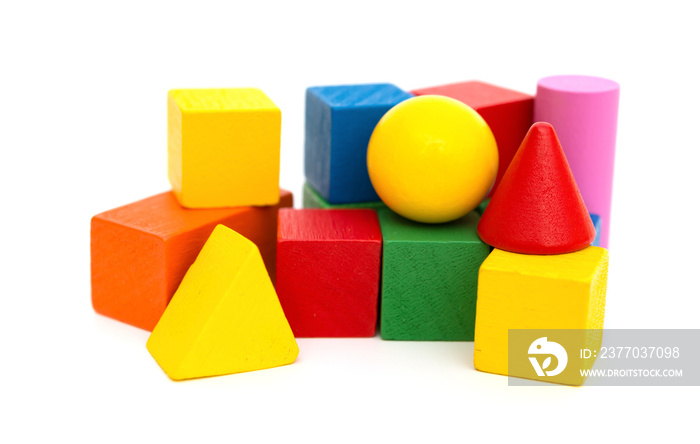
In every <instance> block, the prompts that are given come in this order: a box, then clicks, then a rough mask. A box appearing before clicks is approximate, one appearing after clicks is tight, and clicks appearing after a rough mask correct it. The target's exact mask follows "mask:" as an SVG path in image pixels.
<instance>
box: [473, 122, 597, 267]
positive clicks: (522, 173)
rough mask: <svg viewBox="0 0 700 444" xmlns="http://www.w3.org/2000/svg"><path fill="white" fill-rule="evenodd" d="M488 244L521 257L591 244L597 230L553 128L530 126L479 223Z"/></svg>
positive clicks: (559, 251) (480, 230)
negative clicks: (521, 255)
mask: <svg viewBox="0 0 700 444" xmlns="http://www.w3.org/2000/svg"><path fill="white" fill-rule="evenodd" d="M478 232H479V236H480V237H481V239H482V240H483V241H484V242H486V243H487V244H489V245H491V246H493V247H495V248H498V249H500V250H506V251H511V252H514V253H523V254H562V253H571V252H573V251H578V250H581V249H583V248H586V247H588V246H589V245H591V243H592V242H593V240H594V239H595V228H594V227H593V222H592V221H591V217H590V216H589V214H588V210H587V209H586V204H584V202H583V198H582V197H581V192H580V191H579V189H578V186H577V185H576V181H575V180H574V176H573V174H571V169H570V168H569V163H568V162H567V161H566V156H565V155H564V151H563V150H562V148H561V144H560V143H559V139H558V138H557V134H556V133H555V132H554V128H552V125H550V124H549V123H545V122H538V123H535V124H534V125H532V127H531V128H530V131H528V133H527V135H526V136H525V139H524V140H523V143H522V144H520V148H519V149H518V152H517V153H516V154H515V157H514V158H513V161H512V162H511V164H510V166H509V167H508V170H506V173H505V175H504V176H503V179H502V180H501V184H500V185H499V186H498V189H497V190H496V192H495V193H494V195H493V197H492V198H491V202H490V203H489V204H488V206H487V207H486V210H485V211H484V214H483V216H481V220H480V221H479V226H478Z"/></svg>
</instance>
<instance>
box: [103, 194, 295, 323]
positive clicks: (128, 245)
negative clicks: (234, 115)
mask: <svg viewBox="0 0 700 444" xmlns="http://www.w3.org/2000/svg"><path fill="white" fill-rule="evenodd" d="M278 194H279V197H278V199H279V204H278V205H276V206H272V207H266V208H257V207H239V208H225V209H208V210H188V209H185V208H182V207H181V206H180V205H179V204H178V202H177V200H176V199H175V196H174V195H173V193H171V192H166V193H162V194H158V195H155V196H152V197H149V198H147V199H144V200H141V201H138V202H134V203H132V204H129V205H126V206H123V207H119V208H115V209H113V210H110V211H107V212H104V213H101V214H98V215H96V216H95V217H93V218H92V223H91V235H90V236H91V247H90V248H91V268H92V303H93V307H94V308H95V311H97V312H98V313H100V314H103V315H105V316H109V317H111V318H114V319H117V320H119V321H122V322H126V323H128V324H131V325H134V326H137V327H140V328H143V329H146V330H152V329H153V327H155V325H156V323H157V322H158V320H159V319H160V317H161V315H162V314H163V311H164V310H165V307H166V306H167V305H168V302H169V301H170V298H171V297H172V296H173V294H174V293H175V290H176V289H177V287H178V285H179V284H180V281H181V280H182V278H183V276H184V275H185V272H186V271H187V269H188V268H189V266H190V265H191V264H192V262H194V260H195V258H196V257H197V253H199V250H200V249H201V248H202V246H203V245H204V242H205V241H206V240H207V238H208V237H209V235H210V234H211V232H212V230H213V229H214V227H215V226H216V225H217V224H223V225H226V226H227V227H229V228H232V229H235V230H237V231H238V232H239V233H241V234H242V235H244V236H246V237H247V238H248V239H250V240H251V241H253V242H254V243H255V244H256V245H257V246H258V247H259V249H260V251H261V253H262V256H263V260H264V262H265V265H266V266H267V269H268V270H269V272H270V275H271V276H272V277H273V279H274V272H275V254H276V245H277V244H276V233H277V210H278V209H279V208H280V207H291V206H292V204H293V202H292V194H291V193H290V192H289V191H286V190H279V191H278Z"/></svg>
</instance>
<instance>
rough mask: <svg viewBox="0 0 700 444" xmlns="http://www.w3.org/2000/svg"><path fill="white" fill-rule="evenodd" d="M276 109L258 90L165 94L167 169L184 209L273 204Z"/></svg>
mask: <svg viewBox="0 0 700 444" xmlns="http://www.w3.org/2000/svg"><path fill="white" fill-rule="evenodd" d="M280 129H281V113H280V110H279V108H277V106H276V105H275V104H274V103H273V102H272V101H271V100H270V99H269V98H268V97H267V96H266V95H265V94H264V93H263V92H262V91H260V90H258V89H254V88H239V89H183V90H173V91H170V92H169V93H168V172H169V178H170V183H171V185H172V187H173V192H174V193H175V196H176V197H177V199H178V201H179V202H180V204H182V206H184V207H187V208H216V207H238V206H262V205H275V204H277V202H278V199H279V192H278V183H279V169H280Z"/></svg>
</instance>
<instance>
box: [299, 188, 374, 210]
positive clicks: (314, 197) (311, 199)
mask: <svg viewBox="0 0 700 444" xmlns="http://www.w3.org/2000/svg"><path fill="white" fill-rule="evenodd" d="M302 205H303V207H304V208H321V209H353V208H385V207H386V205H385V204H384V202H382V201H381V200H378V201H375V202H357V203H350V204H335V205H334V204H331V203H329V202H328V201H327V200H326V199H324V198H323V196H321V195H320V194H318V191H316V190H314V189H313V187H312V186H311V185H309V184H308V183H305V184H304V190H303V193H302Z"/></svg>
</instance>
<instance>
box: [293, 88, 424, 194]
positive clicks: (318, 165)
mask: <svg viewBox="0 0 700 444" xmlns="http://www.w3.org/2000/svg"><path fill="white" fill-rule="evenodd" d="M410 97H412V95H411V94H409V93H407V92H405V91H403V90H401V89H399V88H397V87H396V86H394V85H391V84H370V85H344V86H320V87H312V88H308V89H307V90H306V141H305V154H304V171H305V173H306V179H307V180H308V182H309V183H310V184H311V185H312V186H313V187H314V188H315V189H316V190H318V192H319V193H320V194H321V196H323V198H324V199H326V200H327V201H328V202H329V203H331V204H346V203H355V202H373V201H378V200H379V197H378V196H377V193H375V191H374V188H373V187H372V183H371V182H370V180H369V175H368V173H367V144H368V142H369V138H370V136H371V135H372V131H373V130H374V127H375V125H376V124H377V122H379V119H381V117H382V116H383V115H384V113H386V112H387V111H389V109H391V108H392V107H393V106H394V105H396V104H398V103H400V102H402V101H404V100H406V99H408V98H410Z"/></svg>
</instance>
